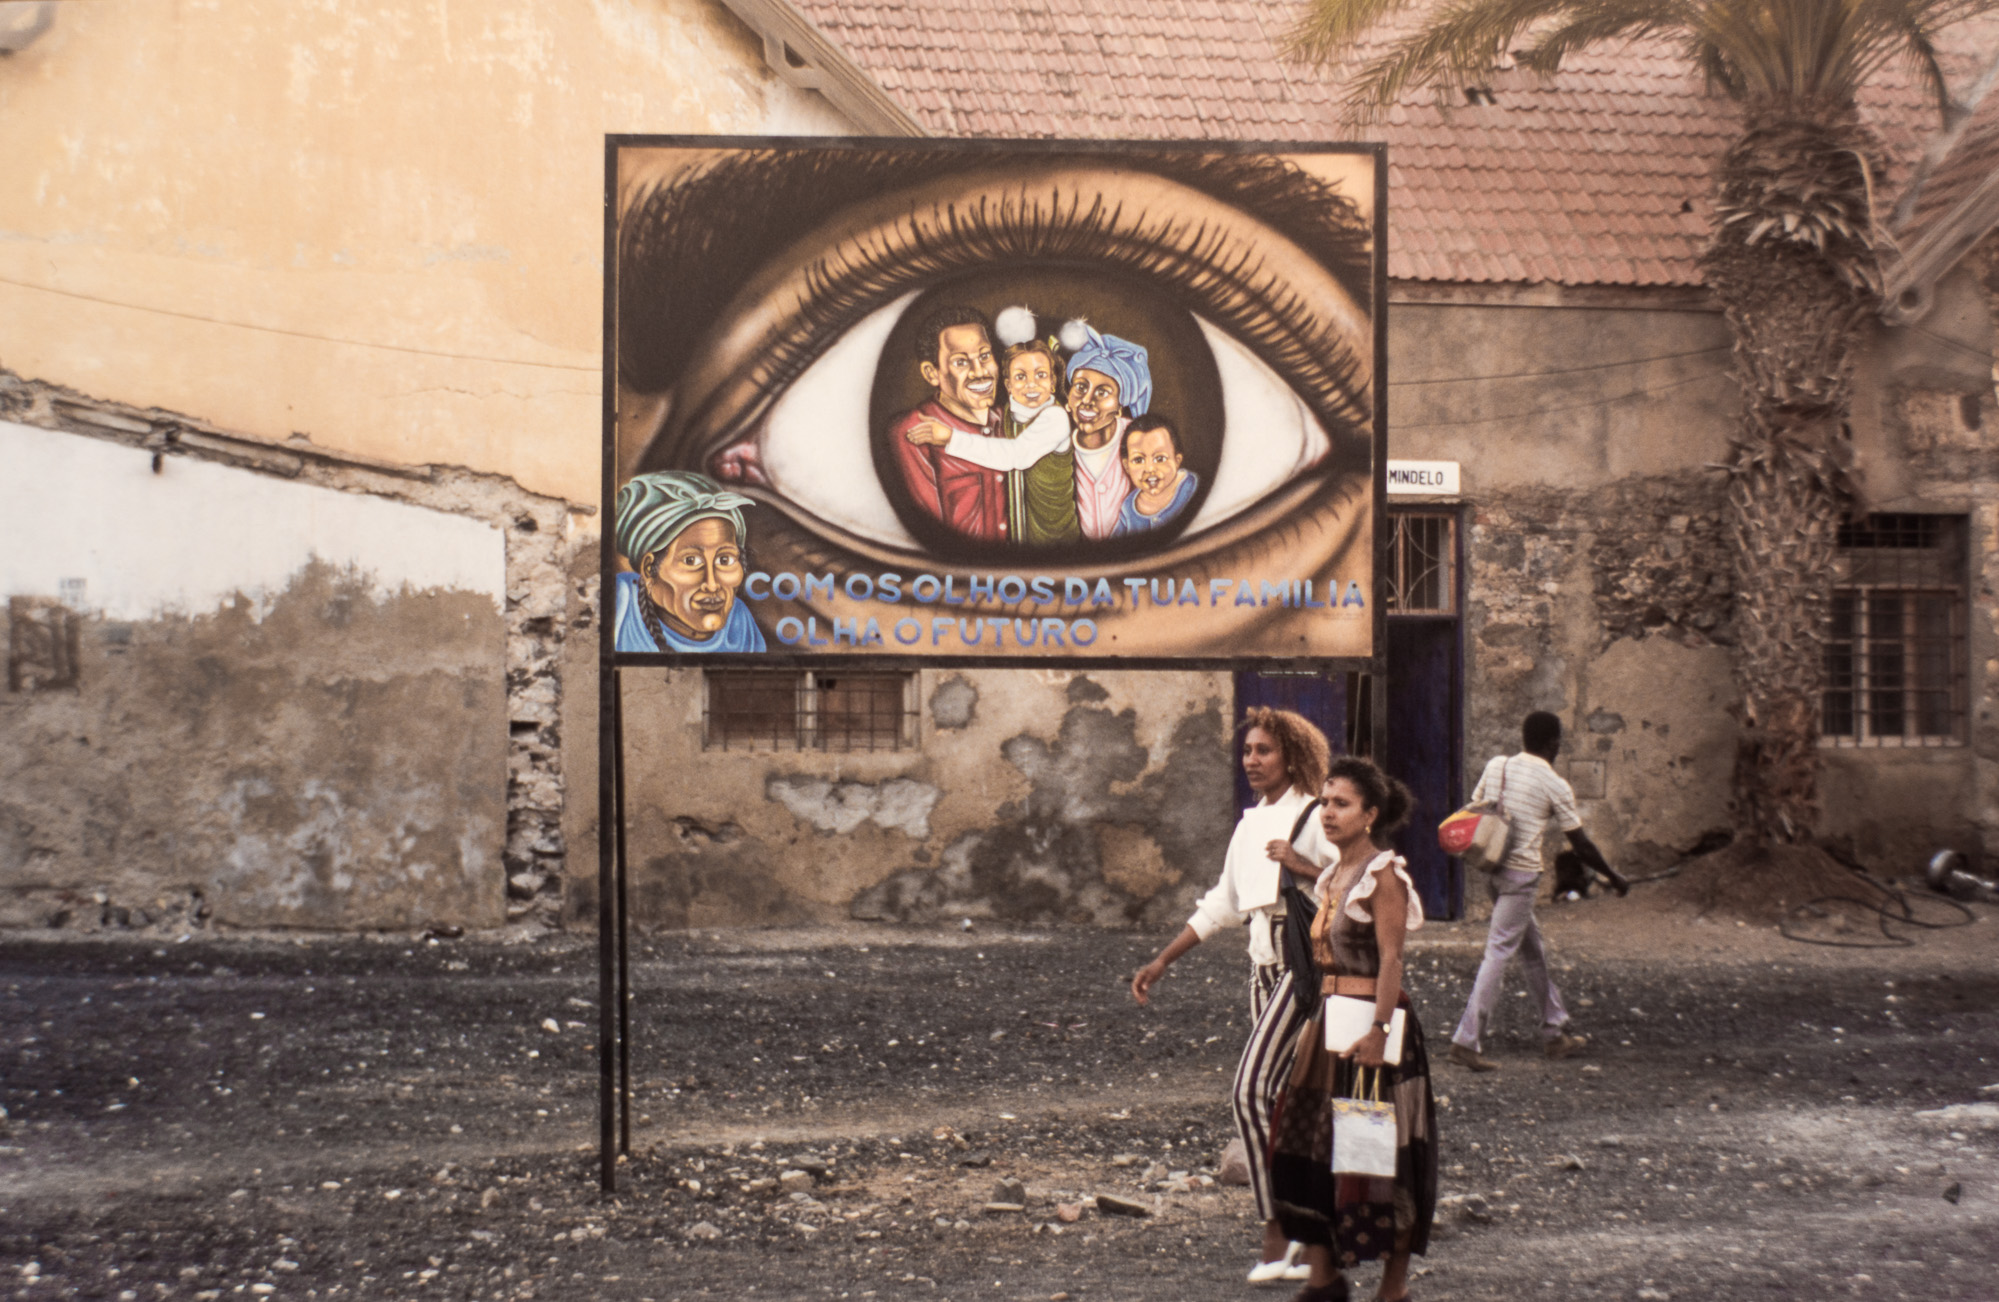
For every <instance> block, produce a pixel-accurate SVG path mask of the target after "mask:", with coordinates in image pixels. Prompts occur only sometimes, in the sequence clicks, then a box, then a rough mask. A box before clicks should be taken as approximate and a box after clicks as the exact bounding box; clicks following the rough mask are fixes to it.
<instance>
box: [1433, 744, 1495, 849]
mask: <svg viewBox="0 0 1999 1302" xmlns="http://www.w3.org/2000/svg"><path fill="white" fill-rule="evenodd" d="M1505 799H1506V766H1505V765H1501V766H1500V769H1499V792H1498V794H1497V796H1496V797H1495V798H1493V799H1491V800H1483V801H1480V802H1479V803H1478V804H1475V805H1466V806H1465V807H1464V808H1463V809H1460V810H1459V811H1458V812H1457V813H1455V814H1452V815H1451V816H1450V817H1449V818H1447V819H1445V820H1444V821H1443V822H1441V823H1439V824H1437V848H1438V849H1440V850H1442V851H1443V852H1444V853H1445V854H1454V855H1460V856H1462V857H1463V858H1464V861H1465V867H1467V868H1469V869H1471V870H1472V871H1473V872H1493V871H1496V870H1497V869H1498V868H1499V867H1500V865H1501V864H1503V863H1505V862H1506V838H1507V834H1508V833H1509V832H1511V831H1512V828H1510V827H1509V826H1508V825H1507V822H1506V817H1505V815H1503V814H1502V813H1501V812H1500V803H1501V802H1502V801H1504V800H1505Z"/></svg>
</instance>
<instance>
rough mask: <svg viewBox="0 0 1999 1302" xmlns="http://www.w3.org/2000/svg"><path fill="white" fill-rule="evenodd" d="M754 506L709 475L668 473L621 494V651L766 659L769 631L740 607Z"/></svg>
mask: <svg viewBox="0 0 1999 1302" xmlns="http://www.w3.org/2000/svg"><path fill="white" fill-rule="evenodd" d="M750 505H752V503H751V500H750V499H749V498H747V497H744V496H743V495H742V494H740V493H731V492H728V491H727V490H725V489H724V488H723V487H722V486H721V485H720V484H718V483H716V482H715V481H714V480H712V479H710V478H708V476H706V475H697V474H695V473H693V472H692V471H685V470H661V471H655V472H653V473H651V474H645V475H634V476H633V477H632V478H631V479H630V480H629V481H628V482H627V483H626V484H625V486H624V487H623V488H621V489H619V490H618V510H617V526H616V527H617V540H618V551H619V553H620V554H622V555H623V556H624V558H625V560H626V561H627V562H629V563H630V565H631V567H632V570H633V571H635V572H634V573H624V574H620V575H618V604H617V613H616V615H615V616H614V622H613V626H612V627H613V629H614V631H615V635H616V636H615V640H614V641H613V643H612V645H613V646H614V647H615V648H616V649H617V650H619V651H761V650H763V649H764V635H763V631H762V630H761V629H759V628H758V627H757V624H756V620H754V619H752V618H751V617H750V608H749V607H748V606H745V605H744V604H743V603H742V602H740V601H738V600H737V599H736V590H737V589H738V588H740V587H742V586H743V577H744V565H743V544H744V543H745V542H746V541H747V540H748V534H747V530H746V529H745V528H744V525H743V508H744V507H746V506H750Z"/></svg>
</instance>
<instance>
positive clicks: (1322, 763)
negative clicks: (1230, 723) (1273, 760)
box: [1236, 705, 1333, 796]
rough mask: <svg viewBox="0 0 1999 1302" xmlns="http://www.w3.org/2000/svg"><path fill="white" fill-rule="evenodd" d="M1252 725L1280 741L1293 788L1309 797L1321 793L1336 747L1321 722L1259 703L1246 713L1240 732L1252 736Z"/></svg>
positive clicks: (1278, 748)
mask: <svg viewBox="0 0 1999 1302" xmlns="http://www.w3.org/2000/svg"><path fill="white" fill-rule="evenodd" d="M1251 728H1261V729H1263V731H1264V732H1265V733H1267V734H1269V736H1270V739H1271V740H1272V741H1274V742H1276V743H1277V753H1278V754H1279V755H1281V756H1283V757H1284V771H1285V773H1287V774H1289V775H1290V778H1291V787H1292V789H1293V790H1295V791H1302V792H1304V793H1305V794H1306V795H1308V796H1316V795H1318V794H1319V788H1320V787H1322V786H1324V785H1325V783H1326V764H1327V763H1328V761H1330V760H1331V759H1332V756H1333V748H1332V746H1331V745H1330V744H1328V743H1327V741H1326V734H1325V733H1323V732H1320V731H1319V727H1318V725H1317V724H1315V723H1313V722H1312V721H1311V720H1310V719H1308V718H1306V717H1305V716H1304V715H1302V714H1299V713H1297V712H1296V711H1293V710H1275V709H1272V708H1271V707H1269V706H1267V705H1256V706H1251V707H1250V708H1249V710H1248V711H1246V712H1245V713H1244V714H1243V716H1242V724H1241V726H1240V727H1239V728H1237V729H1236V731H1237V732H1238V733H1239V734H1240V735H1242V736H1248V735H1249V730H1250V729H1251Z"/></svg>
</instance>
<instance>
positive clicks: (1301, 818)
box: [1290, 796, 1326, 845]
mask: <svg viewBox="0 0 1999 1302" xmlns="http://www.w3.org/2000/svg"><path fill="white" fill-rule="evenodd" d="M1325 803H1326V802H1325V801H1323V800H1321V799H1319V798H1318V797H1317V796H1314V797H1312V799H1310V800H1308V801H1306V802H1305V809H1304V812H1303V813H1301V814H1299V815H1298V821H1297V822H1295V823H1293V824H1291V838H1290V840H1291V844H1292V845H1296V844H1298V833H1300V832H1302V831H1304V830H1305V823H1306V821H1307V820H1309V819H1310V818H1311V817H1312V815H1313V814H1315V813H1317V812H1318V809H1319V806H1320V805H1323V804H1325Z"/></svg>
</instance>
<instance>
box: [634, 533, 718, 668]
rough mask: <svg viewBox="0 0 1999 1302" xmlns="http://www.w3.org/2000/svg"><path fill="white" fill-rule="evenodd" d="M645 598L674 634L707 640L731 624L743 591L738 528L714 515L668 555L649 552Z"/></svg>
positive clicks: (643, 569) (677, 539) (643, 570)
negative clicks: (731, 610) (663, 617)
mask: <svg viewBox="0 0 1999 1302" xmlns="http://www.w3.org/2000/svg"><path fill="white" fill-rule="evenodd" d="M639 573H640V574H641V575H643V576H644V578H645V585H646V594H647V595H648V596H650V597H651V598H652V600H653V604H654V605H656V606H658V607H659V609H660V613H661V614H662V615H664V616H665V617H666V622H667V623H668V624H669V625H670V626H671V627H672V628H673V629H674V631H675V632H678V633H681V634H684V635H685V636H688V637H693V638H706V637H709V636H712V635H713V634H715V633H718V632H720V631H721V629H722V626H723V625H725V624H727V623H728V622H729V611H730V609H731V608H732V607H734V606H735V604H736V589H738V588H740V587H742V586H743V552H742V548H741V547H739V546H737V544H736V526H734V525H733V524H730V523H729V522H728V521H727V520H719V519H716V518H714V517H713V516H710V517H708V518H707V519H702V520H696V521H695V522H694V523H693V524H690V525H688V526H687V527H686V528H685V529H682V530H681V531H680V532H679V533H678V534H675V535H674V538H673V541H672V542H670V543H668V544H667V545H666V550H665V551H664V552H648V553H647V554H646V556H645V557H644V559H643V561H642V562H641V564H640V566H639Z"/></svg>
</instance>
